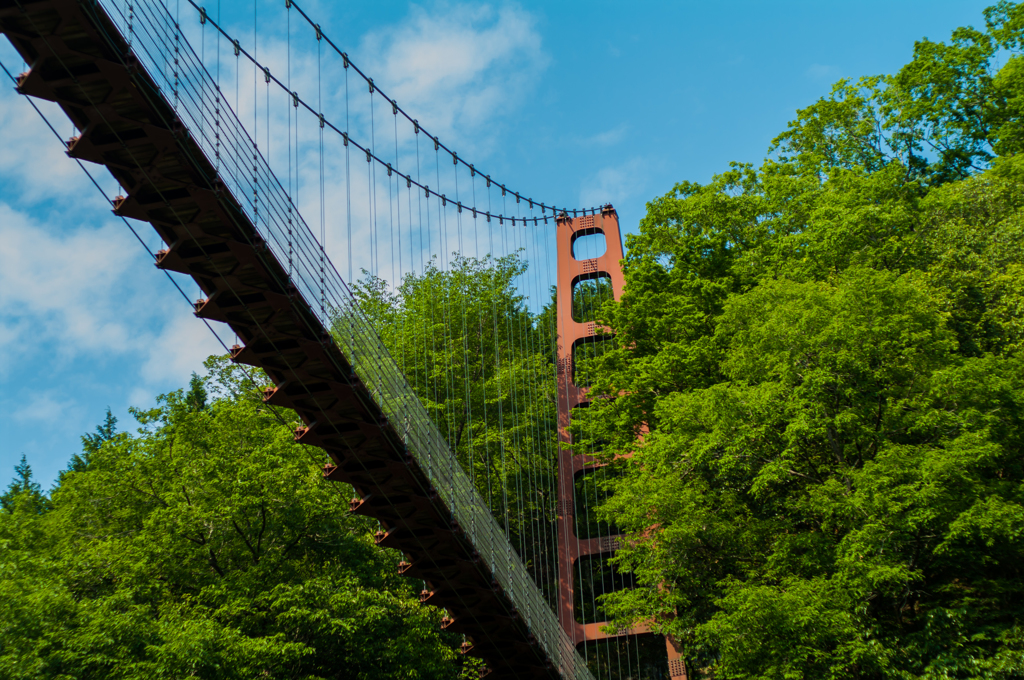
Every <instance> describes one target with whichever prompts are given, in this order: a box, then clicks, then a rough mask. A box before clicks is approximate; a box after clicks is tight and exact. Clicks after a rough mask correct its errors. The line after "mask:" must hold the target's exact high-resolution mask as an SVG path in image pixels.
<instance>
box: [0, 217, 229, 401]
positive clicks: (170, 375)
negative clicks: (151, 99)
mask: <svg viewBox="0 0 1024 680" xmlns="http://www.w3.org/2000/svg"><path fill="white" fill-rule="evenodd" d="M147 228H148V227H147ZM62 229H63V230H64V231H63V232H62V231H61V230H62ZM148 264H149V263H148V262H145V260H144V255H143V254H142V252H141V251H140V249H139V246H138V244H137V243H136V242H135V239H134V237H132V236H131V235H130V234H129V233H127V229H126V227H124V225H123V224H122V223H120V222H114V223H112V224H108V225H106V226H103V227H100V228H91V227H79V228H72V229H70V230H69V229H67V225H66V224H61V223H60V221H58V220H54V221H52V222H49V223H48V222H43V221H39V220H35V219H33V218H31V217H29V216H27V215H25V214H24V213H21V212H18V211H16V210H14V209H13V208H11V207H10V206H9V205H6V204H2V203H0V375H3V374H4V373H5V372H7V370H9V369H10V368H11V367H12V366H13V365H14V363H15V362H17V361H19V360H22V359H24V358H26V357H31V356H32V355H33V353H35V352H38V351H40V348H43V347H45V348H46V350H45V351H46V353H47V360H48V362H49V363H51V364H52V363H64V364H67V363H68V362H70V361H72V360H81V359H82V358H83V357H102V358H107V359H109V358H116V357H125V356H132V357H138V358H139V359H141V360H142V361H143V364H142V368H141V369H140V378H141V380H142V382H143V383H144V384H146V385H151V386H156V385H162V384H166V383H167V382H174V381H176V382H180V381H181V380H183V376H187V375H188V373H189V372H190V371H192V370H199V369H201V367H202V360H203V359H204V358H205V357H206V356H207V355H209V354H211V353H214V352H221V351H223V350H222V349H221V348H220V346H219V345H218V344H217V343H216V341H215V339H213V338H212V337H211V335H210V333H209V331H208V330H207V329H206V326H205V325H204V324H203V323H202V322H201V321H200V320H198V319H195V318H192V316H191V314H190V310H189V307H188V305H187V304H186V303H185V301H184V300H180V298H179V299H175V296H176V295H177V293H176V292H175V293H173V294H169V293H170V290H169V288H168V284H167V282H166V281H165V280H162V279H163V277H162V275H158V274H157V272H156V271H155V270H153V269H150V268H149V267H150V266H151V265H149V266H147V265H148Z"/></svg>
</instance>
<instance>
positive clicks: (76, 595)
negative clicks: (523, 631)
mask: <svg viewBox="0 0 1024 680" xmlns="http://www.w3.org/2000/svg"><path fill="white" fill-rule="evenodd" d="M208 368H209V369H210V372H211V377H209V378H200V377H197V376H193V378H192V381H191V384H190V387H189V389H188V391H187V392H186V391H184V390H179V391H177V392H173V393H170V394H167V395H164V396H162V397H161V398H160V401H159V404H158V406H157V407H156V408H154V409H151V410H142V411H139V410H136V411H135V412H134V415H135V417H136V418H137V419H138V421H139V422H140V424H141V425H142V427H141V428H140V429H139V431H138V432H137V433H135V434H129V433H127V432H120V433H116V432H115V431H114V427H113V424H114V421H113V418H112V417H110V416H109V414H108V418H107V422H106V423H105V424H104V425H102V426H100V428H99V430H98V432H97V438H96V439H93V438H92V437H93V436H92V435H88V436H87V437H85V438H83V440H84V443H85V444H86V446H87V449H88V453H89V459H88V465H87V466H85V467H84V468H82V469H79V470H72V471H69V472H67V473H65V475H64V476H63V477H62V479H61V481H60V484H59V486H58V488H56V490H55V491H54V492H53V494H52V508H51V509H49V510H48V511H47V512H42V513H40V512H36V511H29V510H28V509H27V508H26V507H24V505H21V506H19V505H18V504H14V505H13V506H12V507H10V508H8V511H7V512H2V513H0V573H2V577H0V622H2V623H0V677H4V678H12V679H15V678H26V679H27V678H40V677H47V678H183V677H201V678H254V677H265V678H303V679H308V678H367V679H369V678H454V677H457V676H458V675H459V672H460V671H459V668H460V666H459V663H458V662H457V661H456V653H455V652H454V647H455V645H457V644H458V643H459V642H461V640H456V639H453V638H454V636H451V635H448V634H444V633H442V632H441V630H440V617H441V612H439V611H438V610H436V609H434V608H432V607H426V606H423V605H421V604H420V603H419V602H418V601H417V598H416V597H415V596H414V593H413V585H414V584H412V583H410V582H409V581H408V580H407V579H403V578H400V577H399V576H398V575H397V562H398V560H399V556H398V555H397V554H394V553H393V552H389V551H382V550H380V549H378V548H377V547H376V546H375V545H374V544H373V538H372V531H373V530H375V529H376V525H373V526H370V524H369V523H368V521H367V520H365V519H362V518H357V517H354V516H351V515H349V514H348V512H347V502H346V501H347V498H348V496H347V495H346V494H345V493H344V492H343V491H342V490H340V489H339V488H338V487H337V486H335V485H331V484H327V483H325V482H324V481H323V480H322V479H321V478H320V471H319V470H318V469H317V465H316V464H315V460H311V458H310V452H309V451H306V450H304V448H303V447H300V446H299V445H297V444H295V443H294V441H293V439H292V435H291V426H293V425H294V423H291V424H288V425H283V424H282V423H281V422H279V421H278V420H277V419H276V418H275V417H274V416H273V415H272V414H271V413H270V412H269V411H267V410H265V409H264V408H263V407H262V401H261V398H260V393H259V391H258V390H254V389H252V388H251V386H250V385H248V384H247V383H246V382H245V381H243V380H241V378H240V376H239V370H240V369H237V368H235V367H232V366H230V365H227V364H226V363H224V361H223V360H221V359H211V360H210V361H209V362H208ZM290 417H292V418H294V416H290ZM93 442H95V446H94V447H89V445H90V443H93ZM23 467H24V468H25V472H24V474H22V472H21V468H20V467H19V474H20V475H22V478H23V481H20V482H16V484H18V485H20V486H19V489H20V491H18V493H20V494H21V495H22V496H24V495H25V494H26V493H28V492H26V491H25V489H22V488H21V487H26V488H29V492H30V493H38V487H37V486H36V487H32V486H31V483H30V482H29V481H25V480H28V479H29V477H28V474H29V473H28V468H27V465H23ZM12 488H14V487H13V486H12ZM5 507H7V506H6V505H5Z"/></svg>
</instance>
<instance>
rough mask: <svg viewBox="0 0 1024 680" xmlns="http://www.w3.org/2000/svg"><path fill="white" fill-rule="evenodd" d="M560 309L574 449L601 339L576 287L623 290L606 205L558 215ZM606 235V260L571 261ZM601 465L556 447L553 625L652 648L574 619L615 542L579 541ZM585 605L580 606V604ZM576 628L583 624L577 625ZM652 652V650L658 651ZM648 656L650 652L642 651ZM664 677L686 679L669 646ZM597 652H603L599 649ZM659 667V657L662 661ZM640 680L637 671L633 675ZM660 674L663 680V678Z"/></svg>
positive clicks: (565, 407) (565, 440) (563, 405)
mask: <svg viewBox="0 0 1024 680" xmlns="http://www.w3.org/2000/svg"><path fill="white" fill-rule="evenodd" d="M556 222H557V242H558V245H557V259H558V279H557V304H558V316H557V323H558V439H559V442H560V444H571V443H572V435H571V434H570V431H569V425H570V422H571V418H572V411H573V409H574V408H578V407H585V406H587V405H588V404H589V398H588V392H589V388H588V387H586V386H581V385H577V384H576V376H575V370H574V362H575V358H576V357H575V354H576V352H577V350H579V349H580V348H581V347H583V346H584V345H586V344H587V343H588V342H590V343H593V342H599V341H600V340H599V339H598V338H599V337H600V335H601V334H600V332H599V331H598V329H597V328H596V326H595V323H594V322H593V321H592V320H587V319H586V318H585V317H583V318H581V319H577V318H575V316H574V312H573V296H574V292H575V289H576V286H577V285H579V284H580V283H582V282H585V281H601V280H602V279H603V280H604V282H605V285H606V286H607V285H608V284H609V283H610V286H611V290H612V294H613V295H614V297H615V299H616V300H618V299H620V297H621V295H622V289H623V283H624V281H623V275H622V267H621V264H620V262H621V260H622V235H621V233H620V231H619V217H618V214H617V213H616V212H615V209H614V208H613V207H612V206H611V205H610V204H609V205H606V206H604V207H603V208H602V209H601V211H600V213H594V214H591V215H586V214H584V215H583V216H579V217H569V216H567V215H565V214H564V213H563V215H562V216H561V217H559V218H558V219H557V220H556ZM595 234H603V235H604V240H605V244H606V249H605V252H604V253H603V254H601V255H599V256H598V257H595V258H591V259H577V257H576V254H575V253H574V245H575V243H576V240H577V239H579V238H581V237H583V236H590V235H595ZM599 467H601V466H600V464H598V463H597V461H596V460H595V458H594V457H593V456H590V455H587V454H585V453H584V454H574V453H573V451H571V450H569V449H568V448H564V449H563V448H562V447H561V446H560V447H559V452H558V574H559V583H558V620H559V623H560V624H561V626H562V628H563V630H565V632H566V635H568V636H569V638H570V639H571V640H572V642H573V644H575V645H576V646H577V648H582V647H584V646H586V645H589V644H593V643H596V642H601V641H606V642H610V643H612V644H613V645H615V646H616V647H621V643H623V642H632V643H637V644H640V643H641V642H647V643H651V642H654V640H653V639H652V638H653V637H654V636H653V635H652V634H651V633H650V632H649V630H648V629H647V628H646V627H639V628H634V629H630V630H626V631H621V632H618V633H612V634H609V633H605V632H603V631H602V630H601V628H602V627H603V626H606V625H608V623H607V622H606V621H586V620H585V618H583V617H581V616H579V614H580V612H578V611H577V609H578V607H577V604H576V602H577V600H576V597H575V596H576V593H575V590H576V589H577V588H581V587H582V583H581V582H582V580H583V577H584V576H585V570H583V569H581V568H580V561H581V560H587V559H591V560H593V559H597V560H600V559H602V558H606V557H609V556H611V555H612V554H613V553H614V552H615V550H616V549H617V548H618V540H617V538H618V536H614V535H609V536H598V537H593V536H590V535H589V532H588V535H587V536H586V537H583V536H578V535H577V527H578V526H579V524H578V522H577V515H581V514H582V513H583V512H585V509H584V504H585V499H583V498H580V497H579V494H577V484H576V480H577V479H579V478H580V476H581V475H585V474H587V473H588V472H593V471H595V470H597V469H598V468H599ZM580 602H582V598H580ZM581 620H582V621H583V622H582V623H581ZM655 646H656V645H655ZM644 647H646V648H647V649H650V648H651V647H652V645H650V644H646V645H644ZM665 647H666V650H667V657H668V658H667V661H668V673H667V675H668V676H669V677H671V678H673V679H675V678H680V679H685V678H686V668H685V664H684V662H683V660H682V658H681V655H680V653H679V651H677V650H676V649H675V647H674V645H673V644H672V642H671V641H670V640H668V639H665ZM598 649H600V647H598ZM662 658H663V659H664V657H662ZM637 674H638V675H640V674H641V673H640V670H639V669H637ZM664 675H665V674H664V672H662V674H661V677H664Z"/></svg>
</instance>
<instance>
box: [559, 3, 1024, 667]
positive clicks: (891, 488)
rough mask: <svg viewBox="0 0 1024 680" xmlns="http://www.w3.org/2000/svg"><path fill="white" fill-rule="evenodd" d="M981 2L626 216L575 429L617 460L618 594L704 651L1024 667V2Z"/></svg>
mask: <svg viewBox="0 0 1024 680" xmlns="http://www.w3.org/2000/svg"><path fill="white" fill-rule="evenodd" d="M985 18H986V28H985V30H984V31H979V30H975V29H971V28H963V29H957V31H955V32H954V34H953V38H952V40H951V41H949V42H948V43H946V44H942V43H933V42H929V41H921V42H919V43H918V44H917V45H916V46H915V51H914V58H913V61H912V62H911V63H909V64H908V65H907V66H906V67H904V68H903V69H901V70H900V72H899V73H897V74H896V75H894V76H879V77H875V78H869V79H864V80H861V81H859V82H858V83H857V84H855V85H854V84H851V83H850V82H846V81H844V82H841V83H839V84H838V85H837V86H836V87H835V88H834V90H833V92H832V93H831V94H830V95H829V96H828V97H825V98H823V99H822V100H821V101H819V102H817V103H816V104H814V105H812V106H811V107H809V108H807V109H804V110H801V111H800V112H798V118H797V120H796V121H794V122H793V123H792V124H791V125H790V128H789V129H788V130H787V131H786V132H785V133H783V134H782V135H781V136H780V137H779V138H777V139H776V141H775V143H774V145H773V150H774V156H773V158H771V159H769V160H767V161H765V162H764V163H763V164H762V166H761V167H760V168H756V169H755V168H754V167H752V166H746V165H734V166H733V167H731V168H730V169H729V170H728V171H727V172H725V173H723V174H721V175H719V176H716V177H715V178H714V179H713V180H712V181H711V182H710V183H708V184H706V185H698V184H693V183H681V184H679V185H677V186H676V187H675V188H674V189H673V191H671V192H669V193H668V194H667V195H665V196H663V197H660V198H658V199H656V200H654V201H652V202H651V203H650V204H649V205H648V212H647V215H646V217H645V218H644V219H643V220H642V221H641V225H640V232H639V234H637V235H635V236H630V237H629V238H628V240H627V246H628V255H627V257H626V259H625V260H624V262H623V269H624V272H625V278H626V288H625V291H624V294H623V296H622V299H621V300H620V301H616V302H606V303H604V304H603V306H602V308H601V318H602V320H603V322H604V323H605V324H607V325H609V326H611V327H612V328H613V329H614V330H615V332H616V334H617V336H616V343H615V345H614V347H613V348H612V349H611V350H610V351H607V352H605V353H604V354H602V355H600V356H595V357H593V358H591V359H588V360H587V361H585V362H584V363H585V364H586V365H585V366H584V370H586V371H587V373H588V375H590V376H591V383H592V385H593V389H595V390H596V391H597V392H598V393H599V394H603V395H605V396H606V397H607V398H606V399H597V400H594V401H593V402H592V404H591V407H590V408H589V409H586V410H585V411H583V412H581V413H579V414H577V419H576V420H577V422H578V426H577V431H576V435H577V436H576V441H577V446H578V447H579V448H580V449H581V450H586V449H588V448H589V447H593V446H594V444H595V443H596V442H598V441H600V442H602V443H603V444H604V445H605V447H606V452H605V455H606V456H607V458H608V460H609V462H610V463H612V465H613V467H617V468H619V470H620V475H619V476H611V477H609V482H608V486H609V487H610V490H611V491H613V493H612V494H611V495H610V496H609V497H608V499H607V500H606V501H605V502H604V504H603V506H602V509H601V512H600V515H601V518H602V519H603V520H605V521H607V522H609V523H614V524H615V525H617V526H618V527H620V528H621V529H623V530H625V531H626V532H627V533H628V535H629V538H628V540H627V541H626V542H625V544H626V545H625V547H624V548H623V549H622V550H620V551H619V553H617V555H616V558H615V560H614V561H615V562H616V563H617V567H618V569H619V570H620V571H622V572H631V573H632V574H633V577H634V578H635V581H636V583H637V586H636V587H635V588H632V589H629V590H624V591H620V592H617V593H614V594H611V595H607V596H605V597H604V598H603V604H604V606H605V608H606V610H607V611H609V612H610V613H611V614H612V616H613V617H614V619H615V622H614V623H615V625H616V626H625V625H629V624H633V623H639V622H643V623H647V624H649V625H652V626H653V627H654V628H655V629H657V630H661V631H663V632H666V633H669V634H671V635H672V636H673V637H674V638H675V639H676V640H677V641H678V642H679V643H680V644H682V645H683V647H684V648H685V650H686V654H687V656H688V658H689V662H690V665H691V669H692V670H694V671H695V672H698V671H699V670H700V669H701V668H706V669H710V670H713V672H714V677H716V678H773V679H774V678H820V677H830V678H899V679H901V680H903V679H909V678H922V679H924V678H929V679H930V678H940V677H941V678H1018V677H1024V637H1022V624H1024V607H1022V604H1021V603H1022V602H1024V585H1022V584H1024V580H1022V577H1024V574H1022V573H1021V565H1022V564H1024V530H1022V529H1021V527H1022V526H1024V521H1022V520H1024V463H1022V462H1021V455H1020V452H1021V450H1022V443H1024V439H1022V438H1024V427H1022V425H1024V422H1022V420H1021V417H1020V414H1021V413H1022V409H1024V378H1022V377H1021V376H1022V375H1024V372H1022V369H1024V365H1022V362H1024V356H1022V355H1021V347H1022V345H1021V341H1022V335H1021V334H1022V330H1024V323H1022V317H1021V314H1022V312H1024V304H1022V302H1024V298H1022V295H1024V247H1022V246H1024V227H1022V225H1024V212H1022V208H1024V205H1022V204H1024V201H1022V199H1021V196H1024V191H1022V190H1024V174H1022V173H1021V160H1020V158H1018V156H1017V153H1018V151H1019V147H1018V146H1016V145H1017V144H1019V142H1018V137H1019V132H1018V130H1019V126H1020V124H1021V123H1020V121H1021V118H1020V113H1021V112H1020V103H1019V102H1020V101H1021V99H1020V97H1021V88H1022V87H1024V83H1022V81H1021V79H1020V78H1019V77H1018V73H1019V69H1020V66H1019V64H1020V62H1019V57H1018V56H1017V55H1016V53H1015V51H1016V50H1018V49H1020V47H1021V45H1022V41H1024V9H1022V8H1021V7H1020V6H1018V5H1016V4H1012V3H1006V2H1004V3H1000V4H999V5H997V6H995V7H993V8H990V9H989V10H987V11H986V12H985ZM999 59H1001V60H1003V61H1004V63H1003V65H1002V66H1001V67H1000V68H998V69H997V67H996V62H997V60H999ZM645 429H646V431H645ZM641 434H642V435H643V436H642V441H641V440H640V437H641ZM630 452H632V453H633V454H634V455H633V456H632V458H630V459H628V460H627V459H626V458H623V457H620V458H617V459H616V458H614V456H615V455H616V454H625V453H630Z"/></svg>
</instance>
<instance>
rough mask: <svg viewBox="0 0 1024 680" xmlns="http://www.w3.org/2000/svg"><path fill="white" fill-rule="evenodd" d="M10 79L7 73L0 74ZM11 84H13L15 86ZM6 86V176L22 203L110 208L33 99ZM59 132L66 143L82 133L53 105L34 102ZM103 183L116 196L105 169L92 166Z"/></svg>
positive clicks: (0, 117) (0, 161) (2, 93)
mask: <svg viewBox="0 0 1024 680" xmlns="http://www.w3.org/2000/svg"><path fill="white" fill-rule="evenodd" d="M0 77H2V78H5V79H6V77H7V76H6V74H3V73H0ZM9 82H10V81H8V83H9ZM8 83H5V84H4V85H2V86H0V130H4V131H6V132H7V134H5V135H4V143H3V144H0V176H2V177H4V183H5V185H6V186H5V187H4V189H5V190H6V191H12V190H13V191H17V192H18V197H19V201H23V202H26V203H40V202H43V201H54V202H56V203H58V204H68V203H74V204H75V205H76V206H78V207H79V208H81V207H82V206H83V205H85V206H88V207H90V208H98V207H103V208H108V207H109V205H108V204H106V203H105V201H104V197H103V196H102V195H100V194H99V192H97V191H96V189H95V187H93V186H92V183H91V182H89V179H88V178H87V177H86V176H85V174H84V173H83V172H82V171H81V170H80V169H79V168H78V167H77V164H76V163H75V162H74V161H72V160H70V159H68V157H67V154H65V153H64V148H63V147H62V145H61V143H60V141H58V139H57V138H56V137H55V136H54V134H53V132H51V131H50V129H49V128H48V127H47V126H46V124H45V123H44V122H43V119H42V118H40V117H39V114H37V113H36V112H35V111H34V110H33V109H32V106H31V104H30V103H29V101H28V99H27V98H26V97H24V96H22V95H19V94H17V93H16V92H14V90H13V89H12V88H10V87H8V86H7V84H8ZM33 101H34V103H35V104H36V106H37V107H39V109H40V110H41V111H42V112H43V113H44V114H45V115H46V117H47V119H48V120H49V121H50V123H51V124H53V125H54V127H55V128H56V130H57V132H58V133H59V134H61V135H63V137H64V138H65V139H68V138H70V137H71V136H72V135H74V134H77V132H76V131H75V130H74V127H73V126H72V125H71V122H70V121H69V120H68V117H67V116H66V115H65V114H64V112H63V111H61V110H60V108H59V107H58V106H57V105H56V104H53V103H51V102H46V101H41V100H33ZM87 166H89V169H90V171H92V173H93V175H94V176H95V177H96V178H97V180H99V181H100V185H101V186H102V187H103V188H104V190H105V191H109V192H110V196H108V197H107V198H113V196H114V195H115V194H116V189H117V183H116V182H115V181H114V179H113V178H112V177H111V176H110V174H109V173H108V172H107V171H106V170H105V169H103V168H99V167H97V166H95V165H91V164H87Z"/></svg>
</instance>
